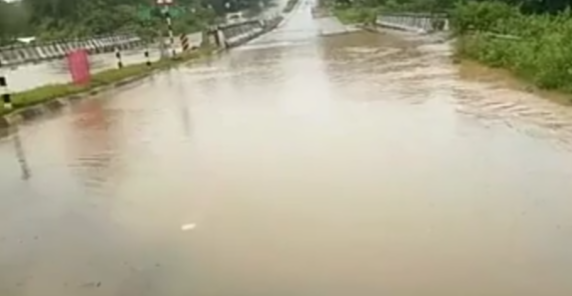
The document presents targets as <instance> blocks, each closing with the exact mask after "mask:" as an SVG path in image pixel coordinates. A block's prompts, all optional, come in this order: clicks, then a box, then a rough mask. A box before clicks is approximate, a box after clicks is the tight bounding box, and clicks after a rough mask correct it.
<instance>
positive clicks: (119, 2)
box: [0, 0, 272, 45]
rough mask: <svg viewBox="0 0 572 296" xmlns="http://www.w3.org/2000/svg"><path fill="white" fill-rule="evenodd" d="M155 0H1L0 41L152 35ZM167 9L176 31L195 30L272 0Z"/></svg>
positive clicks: (194, 0)
mask: <svg viewBox="0 0 572 296" xmlns="http://www.w3.org/2000/svg"><path fill="white" fill-rule="evenodd" d="M155 3H156V0H17V1H7V0H0V45H6V44H10V43H12V42H14V40H15V38H17V37H27V36H36V37H38V38H39V39H40V40H61V39H73V38H87V37H92V36H96V35H104V34H116V33H119V32H122V31H123V32H126V31H130V32H137V33H138V34H139V35H141V37H148V38H151V37H157V36H159V34H161V32H164V31H165V30H166V23H165V19H164V16H163V14H162V11H161V10H162V7H159V6H158V5H156V4H155ZM173 3H174V4H173V6H172V9H171V15H172V19H173V29H174V31H175V33H176V34H178V33H190V32H196V31H200V30H202V29H204V28H206V27H208V26H210V25H212V24H214V23H216V22H217V21H218V20H221V19H224V14H225V13H229V12H237V11H249V12H254V13H256V12H260V11H261V10H262V9H263V7H267V6H270V5H272V0H237V1H228V0H208V1H203V0H175V1H173Z"/></svg>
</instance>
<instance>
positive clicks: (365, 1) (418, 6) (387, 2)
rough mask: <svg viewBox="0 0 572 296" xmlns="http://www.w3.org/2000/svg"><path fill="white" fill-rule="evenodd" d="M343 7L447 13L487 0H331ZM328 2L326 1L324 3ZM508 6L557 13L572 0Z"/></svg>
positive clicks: (514, 1) (528, 0)
mask: <svg viewBox="0 0 572 296" xmlns="http://www.w3.org/2000/svg"><path fill="white" fill-rule="evenodd" d="M331 1H332V2H335V3H337V4H339V5H343V6H361V7H379V8H385V9H388V10H400V11H447V10H450V9H452V8H453V7H455V6H456V5H458V4H463V3H466V2H486V1H488V0H482V1H479V0H331ZM326 2H328V1H326ZM499 2H503V3H505V4H508V5H510V6H516V7H520V9H521V11H522V12H524V13H558V12H561V11H563V10H565V9H566V8H567V7H570V6H571V5H572V0H501V1H499Z"/></svg>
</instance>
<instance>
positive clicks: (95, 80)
mask: <svg viewBox="0 0 572 296" xmlns="http://www.w3.org/2000/svg"><path fill="white" fill-rule="evenodd" d="M212 52H213V50H212V48H204V49H200V50H198V51H195V52H191V53H187V54H183V55H179V56H178V57H177V58H175V59H163V60H160V61H158V62H155V63H153V64H152V65H151V66H150V67H148V66H147V65H145V63H142V64H136V65H129V66H126V67H124V68H122V69H111V70H106V71H103V72H99V73H96V74H94V75H92V77H91V81H90V82H89V84H87V85H84V86H76V85H74V84H72V83H65V84H50V85H45V86H41V87H38V88H34V89H31V90H27V91H23V92H18V93H14V94H12V104H13V106H14V108H13V110H10V111H8V110H4V109H3V106H2V104H0V115H4V114H7V113H9V112H12V111H16V110H18V109H22V108H25V107H28V106H33V105H37V104H40V103H44V102H47V101H50V100H54V99H57V98H63V97H67V96H70V95H75V94H80V93H84V92H87V91H89V90H92V89H94V88H96V87H100V86H105V85H111V84H113V83H117V82H119V81H122V80H124V79H127V78H132V77H138V76H144V75H149V74H151V72H153V71H155V70H161V69H167V68H170V67H173V66H176V65H178V64H180V63H184V62H186V61H189V60H192V59H196V58H199V57H202V56H205V55H209V54H211V53H212Z"/></svg>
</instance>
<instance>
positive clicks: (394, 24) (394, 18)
mask: <svg viewBox="0 0 572 296" xmlns="http://www.w3.org/2000/svg"><path fill="white" fill-rule="evenodd" d="M376 24H377V25H379V26H381V27H387V28H391V29H396V30H402V31H410V32H415V33H428V32H435V31H448V30H449V20H448V18H447V15H446V14H434V13H399V14H398V13H389V14H382V15H379V16H378V17H377V19H376Z"/></svg>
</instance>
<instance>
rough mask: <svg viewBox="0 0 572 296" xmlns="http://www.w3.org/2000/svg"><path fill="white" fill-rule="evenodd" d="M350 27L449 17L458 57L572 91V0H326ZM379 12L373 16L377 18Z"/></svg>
mask: <svg viewBox="0 0 572 296" xmlns="http://www.w3.org/2000/svg"><path fill="white" fill-rule="evenodd" d="M322 4H323V5H326V6H327V7H328V8H329V9H330V10H331V11H332V12H333V13H334V14H335V15H336V16H337V17H338V18H339V19H340V20H341V21H342V22H344V23H367V22H368V21H371V20H372V19H373V20H375V17H376V16H377V15H379V14H382V13H399V12H425V13H446V14H448V15H449V19H450V22H451V28H452V30H453V33H454V34H455V35H456V37H458V38H457V41H458V42H457V57H456V59H462V58H467V59H472V60H476V61H479V62H481V63H483V64H486V65H488V66H491V67H499V68H504V69H508V70H509V71H511V72H512V73H514V74H515V75H516V76H519V77H521V78H523V79H524V80H526V81H530V82H532V83H533V84H534V85H536V86H538V87H540V88H544V89H557V90H562V91H566V92H571V93H572V50H570V49H571V48H572V11H571V10H570V8H569V6H570V4H572V1H533V0H504V1H500V0H492V1H491V0H486V1H473V0H469V1H467V0H403V1H395V0H361V1H359V0H324V2H322ZM372 14H373V15H372Z"/></svg>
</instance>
